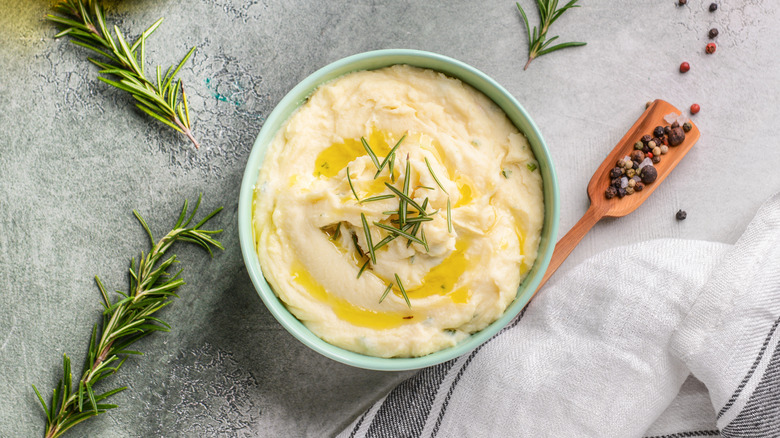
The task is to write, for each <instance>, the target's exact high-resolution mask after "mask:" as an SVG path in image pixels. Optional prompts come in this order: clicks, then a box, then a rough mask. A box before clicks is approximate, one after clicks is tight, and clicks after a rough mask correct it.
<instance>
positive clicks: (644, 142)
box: [642, 134, 653, 144]
mask: <svg viewBox="0 0 780 438" xmlns="http://www.w3.org/2000/svg"><path fill="white" fill-rule="evenodd" d="M652 140H653V137H650V136H649V135H647V134H645V135H643V136H642V144H647V143H649V142H650V141H652Z"/></svg>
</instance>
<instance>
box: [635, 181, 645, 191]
mask: <svg viewBox="0 0 780 438" xmlns="http://www.w3.org/2000/svg"><path fill="white" fill-rule="evenodd" d="M644 188H645V183H643V182H642V181H639V182H637V183H636V184H634V191H635V192H641V191H642V190H644Z"/></svg>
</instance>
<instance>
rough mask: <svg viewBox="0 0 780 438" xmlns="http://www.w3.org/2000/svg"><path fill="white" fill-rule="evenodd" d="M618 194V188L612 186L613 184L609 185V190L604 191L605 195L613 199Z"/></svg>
mask: <svg viewBox="0 0 780 438" xmlns="http://www.w3.org/2000/svg"><path fill="white" fill-rule="evenodd" d="M617 194H618V191H617V189H616V188H614V187H612V186H609V187H607V191H606V192H604V197H605V198H607V199H612V198H614V197H615V196H617Z"/></svg>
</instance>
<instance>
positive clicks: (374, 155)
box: [360, 137, 379, 170]
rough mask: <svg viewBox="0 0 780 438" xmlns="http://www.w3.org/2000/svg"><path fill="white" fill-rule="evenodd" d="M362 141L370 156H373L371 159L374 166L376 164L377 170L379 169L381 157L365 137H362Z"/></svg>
mask: <svg viewBox="0 0 780 438" xmlns="http://www.w3.org/2000/svg"><path fill="white" fill-rule="evenodd" d="M360 143H362V144H363V148H364V149H365V150H366V152H367V153H368V156H369V157H371V161H373V163H374V166H376V168H377V170H379V159H378V158H377V157H376V154H375V153H374V150H373V149H371V146H370V145H369V144H368V142H367V141H366V139H365V137H360Z"/></svg>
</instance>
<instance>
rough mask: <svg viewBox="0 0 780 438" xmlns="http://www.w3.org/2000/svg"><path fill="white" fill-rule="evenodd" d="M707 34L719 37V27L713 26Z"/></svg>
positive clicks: (711, 36)
mask: <svg viewBox="0 0 780 438" xmlns="http://www.w3.org/2000/svg"><path fill="white" fill-rule="evenodd" d="M707 35H709V36H710V39H713V38H715V37H717V36H718V29H716V28H714V27H713V28H712V29H710V31H709V32H708V33H707Z"/></svg>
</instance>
